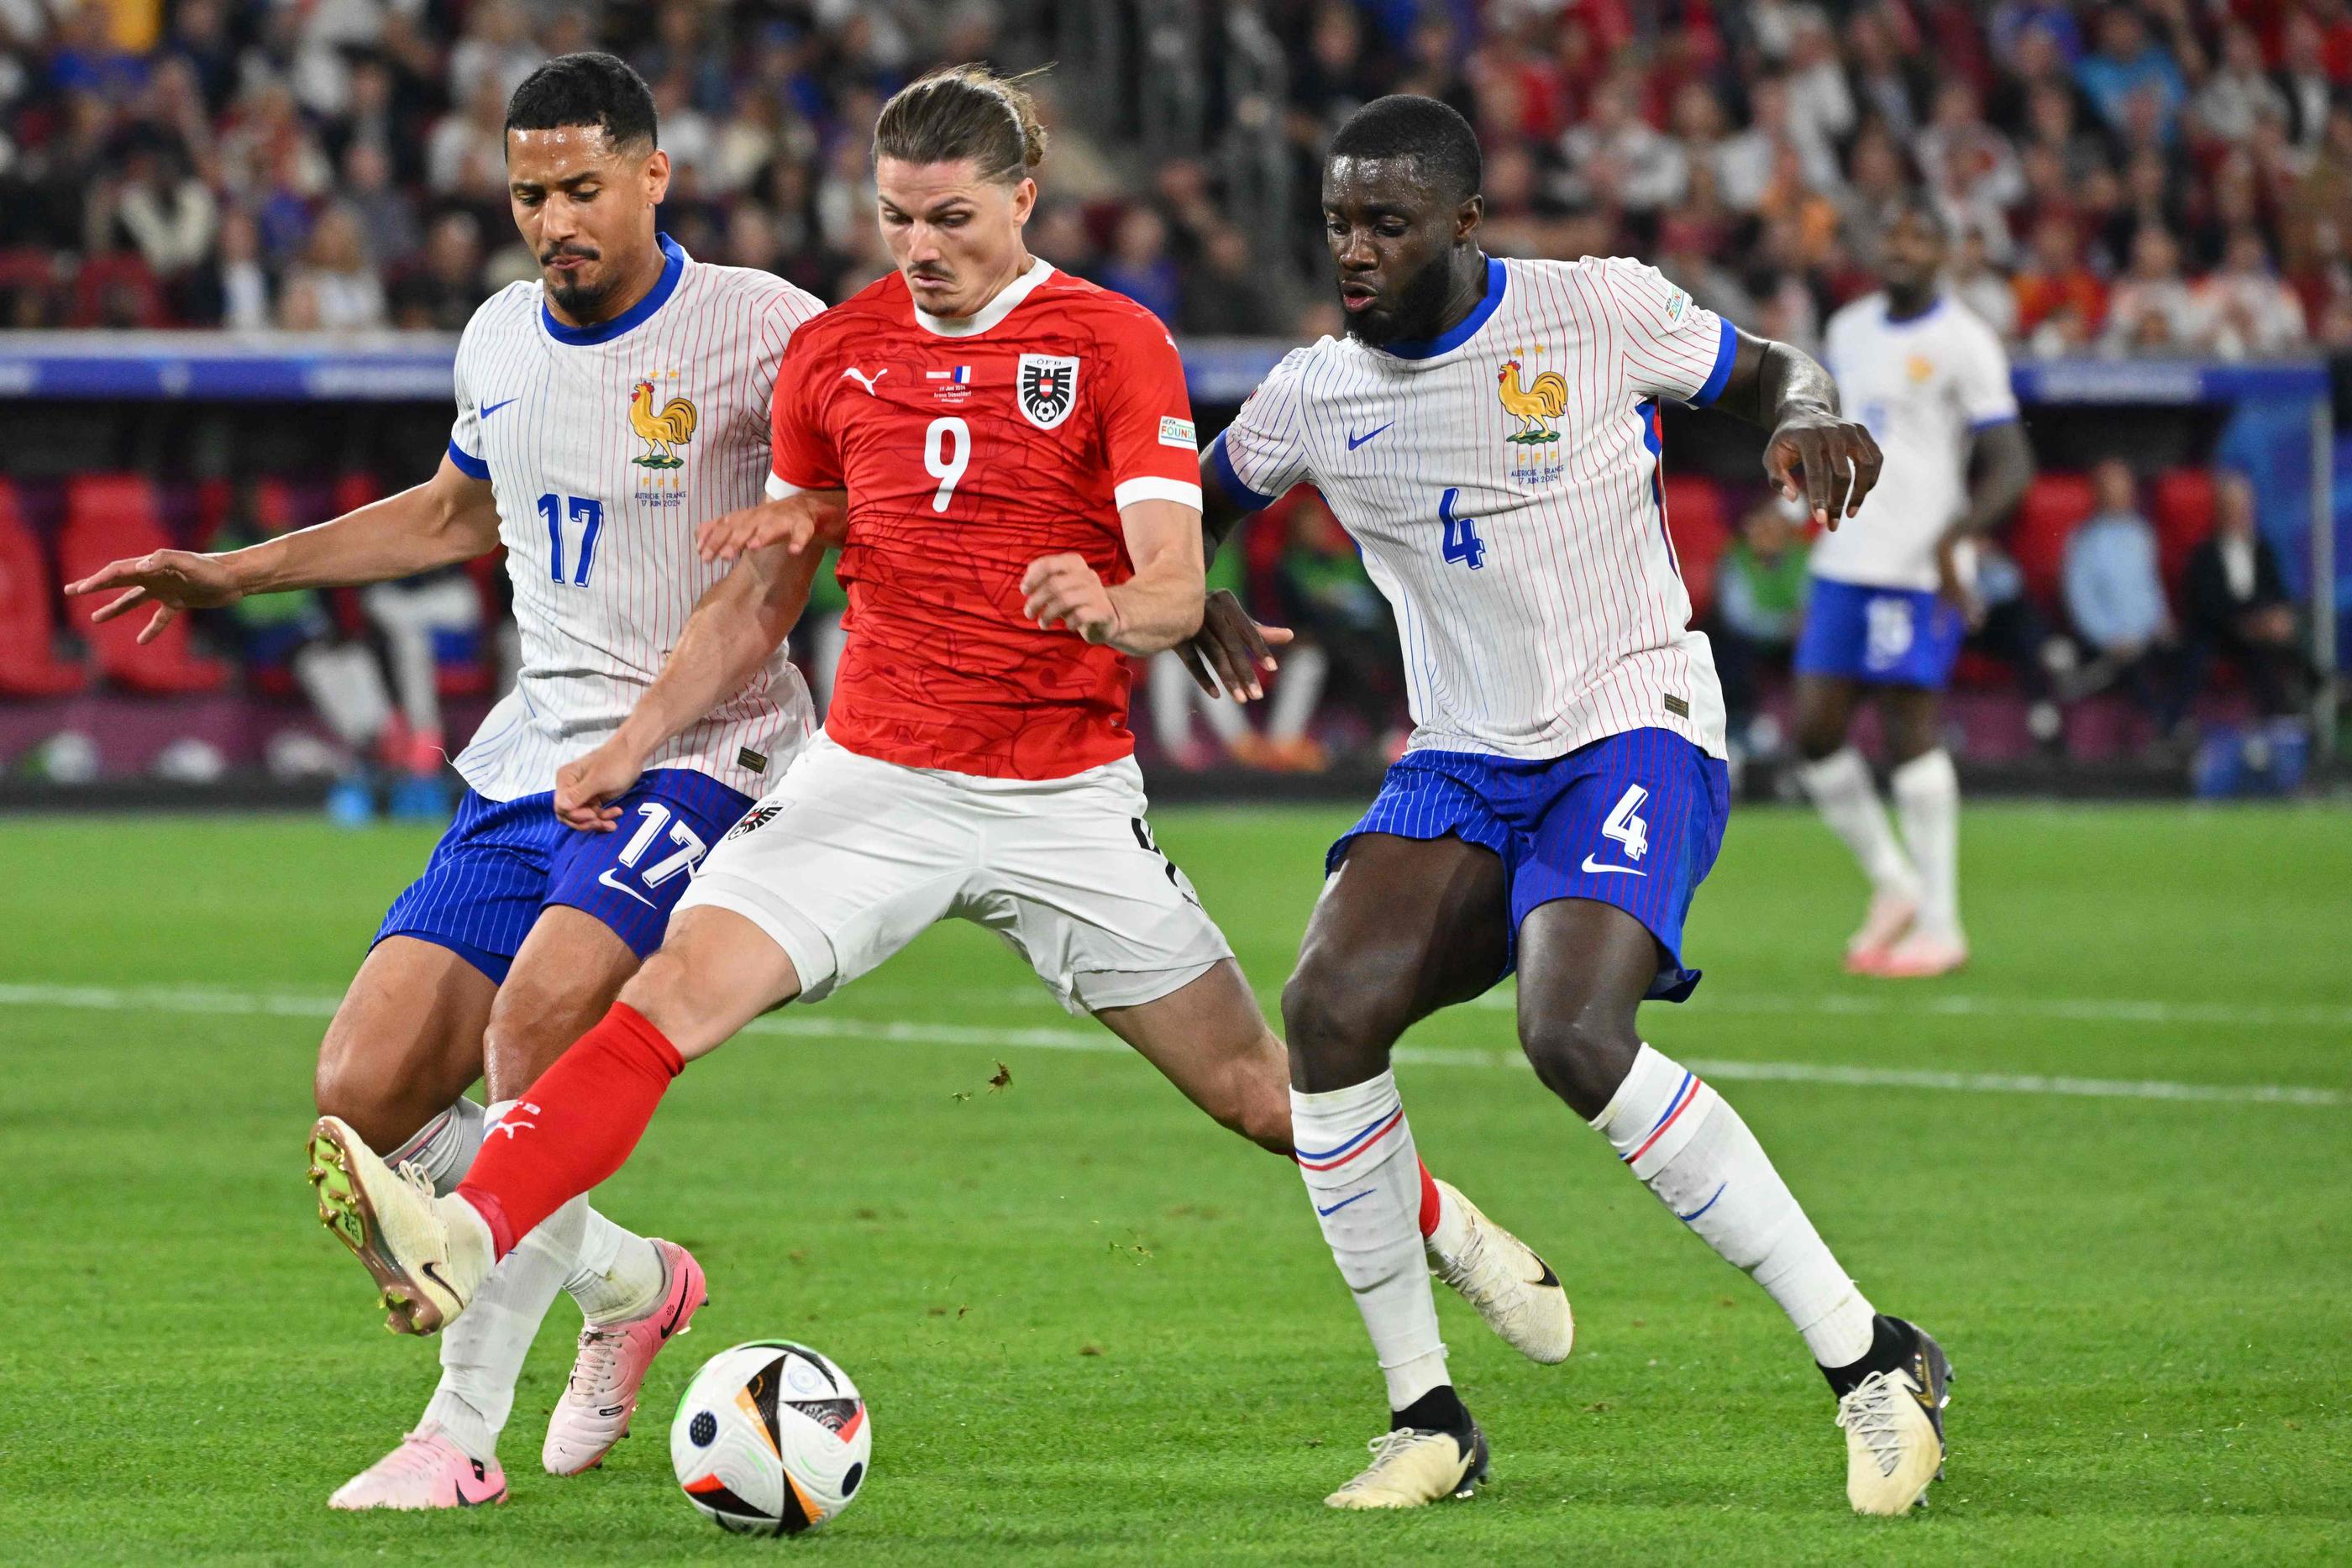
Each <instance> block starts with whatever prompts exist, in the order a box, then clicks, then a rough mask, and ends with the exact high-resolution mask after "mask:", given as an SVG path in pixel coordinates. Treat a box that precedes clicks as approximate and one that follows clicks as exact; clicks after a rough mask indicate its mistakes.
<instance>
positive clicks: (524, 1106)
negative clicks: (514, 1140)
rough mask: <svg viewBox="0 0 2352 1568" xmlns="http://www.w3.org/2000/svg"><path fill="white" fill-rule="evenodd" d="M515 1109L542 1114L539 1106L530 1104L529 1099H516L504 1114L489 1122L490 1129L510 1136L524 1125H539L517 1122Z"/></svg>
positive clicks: (535, 1114)
mask: <svg viewBox="0 0 2352 1568" xmlns="http://www.w3.org/2000/svg"><path fill="white" fill-rule="evenodd" d="M516 1111H528V1112H530V1113H531V1114H532V1115H534V1116H537V1115H541V1114H543V1113H542V1112H541V1110H540V1108H539V1107H538V1106H536V1105H534V1104H532V1103H530V1101H528V1100H518V1101H516V1102H515V1103H514V1105H513V1108H512V1109H510V1110H509V1111H508V1113H506V1114H505V1115H503V1116H501V1117H499V1119H498V1120H497V1121H496V1122H494V1123H492V1124H490V1131H491V1132H493V1133H504V1134H506V1135H507V1136H508V1137H509V1138H511V1137H513V1136H514V1135H515V1134H517V1133H519V1132H520V1131H522V1130H523V1129H524V1128H525V1127H536V1126H538V1125H539V1124H538V1123H536V1122H518V1121H516V1120H514V1113H515V1112H516Z"/></svg>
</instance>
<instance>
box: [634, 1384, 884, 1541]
mask: <svg viewBox="0 0 2352 1568" xmlns="http://www.w3.org/2000/svg"><path fill="white" fill-rule="evenodd" d="M873 1451H874V1428H873V1426H872V1424H871V1423H870V1422H868V1421H867V1420H866V1401H865V1400H864V1399H863V1398H862V1397H860V1396H859V1395H858V1392H857V1385H856V1384H854V1383H852V1382H850V1380H849V1375H848V1374H847V1373H845V1372H844V1371H842V1370H841V1368H840V1367H838V1366H836V1365H835V1364H833V1363H832V1362H831V1361H829V1360H827V1359H826V1358H825V1357H824V1356H823V1355H820V1354H817V1353H816V1352H815V1351H813V1350H811V1349H809V1348H808V1346H806V1345H803V1344H795V1343H793V1342H792V1341H790V1340H782V1339H765V1340H753V1341H751V1343H748V1344H739V1345H736V1346H735V1347H734V1348H732V1349H731V1350H726V1351H721V1352H720V1353H719V1354H717V1355H714V1356H712V1357H711V1358H710V1359H709V1361H707V1362H705V1363H704V1364H703V1366H702V1370H701V1371H699V1372H698V1373H696V1374H695V1375H694V1381H693V1382H691V1383H689V1384H688V1385H687V1387H686V1395H685V1396H684V1397H683V1398H681V1399H680V1400H679V1401H678V1402H677V1417H676V1418H675V1419H673V1420H672V1421H671V1422H670V1427H669V1457H670V1463H671V1465H672V1467H673V1468H674V1469H676V1470H677V1484H678V1485H679V1486H681V1487H683V1488H685V1489H686V1496H687V1500H688V1501H689V1502H691V1503H693V1504H694V1506H695V1507H696V1508H697V1509H698V1510H700V1511H701V1512H702V1514H703V1516H704V1517H705V1518H707V1519H709V1521H711V1522H712V1523H714V1524H716V1525H718V1526H719V1528H720V1529H721V1530H729V1531H735V1532H736V1533H738V1534H742V1535H797V1534H799V1533H800V1532H801V1531H804V1530H814V1529H815V1528H816V1527H817V1526H818V1525H821V1524H824V1523H825V1522H826V1521H829V1520H831V1519H832V1518H833V1517H834V1516H835V1514H838V1513H839V1512H840V1511H842V1510H843V1509H845V1508H847V1507H848V1506H849V1500H850V1499H852V1498H854V1497H856V1495H857V1489H858V1487H859V1485H860V1484H861V1483H862V1482H864V1480H865V1479H866V1461H867V1459H868V1458H870V1457H871V1455H872V1453H873Z"/></svg>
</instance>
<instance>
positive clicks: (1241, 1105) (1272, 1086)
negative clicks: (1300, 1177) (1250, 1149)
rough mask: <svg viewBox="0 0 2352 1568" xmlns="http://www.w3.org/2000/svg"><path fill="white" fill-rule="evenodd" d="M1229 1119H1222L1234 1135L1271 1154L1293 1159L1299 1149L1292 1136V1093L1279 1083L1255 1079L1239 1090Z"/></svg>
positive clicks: (1225, 1117) (1221, 1117)
mask: <svg viewBox="0 0 2352 1568" xmlns="http://www.w3.org/2000/svg"><path fill="white" fill-rule="evenodd" d="M1238 1091H1239V1092H1237V1093H1236V1094H1235V1095H1234V1102H1233V1103H1234V1111H1233V1114H1232V1115H1231V1116H1230V1117H1227V1116H1219V1117H1218V1118H1217V1120H1219V1121H1220V1122H1223V1123H1224V1124H1225V1125H1226V1126H1228V1127H1231V1128H1232V1129H1233V1130H1234V1132H1236V1133H1239V1134H1241V1135H1242V1136H1243V1137H1244V1138H1247V1139H1248V1140H1249V1141H1250V1142H1251V1143H1253V1144H1255V1145H1257V1146H1258V1147H1259V1148H1261V1149H1264V1150H1265V1151H1266V1152H1267V1153H1268V1154H1274V1155H1281V1156H1282V1157H1283V1158H1284V1159H1288V1158H1290V1156H1291V1155H1292V1154H1293V1153H1294V1152H1295V1150H1296V1147H1297V1145H1294V1144H1293V1143H1292V1142H1291V1136H1290V1090H1289V1088H1288V1086H1287V1085H1286V1084H1282V1083H1279V1082H1276V1083H1265V1082H1258V1081H1257V1080H1255V1079H1253V1080H1251V1081H1250V1082H1247V1083H1244V1084H1241V1085H1239V1086H1238Z"/></svg>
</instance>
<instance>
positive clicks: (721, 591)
mask: <svg viewBox="0 0 2352 1568" xmlns="http://www.w3.org/2000/svg"><path fill="white" fill-rule="evenodd" d="M823 559H824V551H823V550H814V549H812V550H802V551H798V552H795V551H793V550H789V549H785V548H784V547H782V545H771V546H769V547H768V548H767V549H758V550H753V551H751V553H750V554H748V555H746V556H744V557H743V559H740V560H739V561H737V562H736V563H735V570H732V571H730V572H729V573H728V574H727V575H726V576H725V577H723V578H720V579H719V580H718V581H717V582H716V583H714V584H712V585H711V587H710V590H709V591H708V592H706V593H705V594H703V596H702V598H701V599H700V600H699V601H697V602H696V604H695V606H694V613H693V614H691V615H689V616H688V617H687V621H686V630H684V631H683V632H679V633H678V638H677V647H676V648H673V649H671V650H670V655H669V658H668V659H667V661H666V662H665V663H664V664H662V668H661V674H659V675H656V677H655V678H654V684H653V685H650V686H648V687H646V695H643V696H641V697H639V698H638V699H637V706H635V707H634V708H631V709H630V710H629V716H628V717H627V718H625V719H623V720H622V721H621V727H619V728H618V729H616V730H614V732H613V734H612V737H611V738H610V739H608V740H606V741H605V742H604V745H602V746H600V747H597V748H596V749H595V750H593V751H591V752H589V753H588V754H587V755H586V756H584V757H579V758H573V759H572V761H570V762H567V763H565V764H564V765H563V766H562V768H559V769H558V770H557V771H556V775H555V814H556V815H557V816H558V817H560V818H562V820H563V821H564V823H565V825H566V826H569V827H573V828H580V829H584V830H586V831H590V832H604V833H609V832H611V831H613V825H614V822H615V821H618V820H619V817H620V814H621V813H620V809H619V808H618V807H616V806H612V805H608V804H606V802H607V801H610V800H615V799H617V798H618V797H620V796H622V795H625V794H626V793H627V792H628V789H629V786H630V785H632V784H635V782H636V781H637V775H639V774H640V773H643V772H644V771H645V768H646V758H648V757H651V756H652V755H653V754H654V749H655V747H658V746H660V745H661V744H662V742H664V741H666V740H667V739H668V738H669V737H671V736H674V735H676V734H677V732H678V731H680V730H682V729H684V728H685V727H687V726H688V725H690V724H693V723H695V722H696V721H697V720H698V719H701V718H703V717H704V716H707V715H709V712H710V710H711V709H713V708H715V707H717V706H719V704H720V703H722V702H724V701H726V700H727V698H728V697H730V695H733V694H734V693H735V692H737V691H738V690H740V688H741V686H742V685H743V683H744V682H745V681H747V680H749V679H750V678H751V672H752V671H754V670H756V669H758V668H759V667H760V665H761V663H762V662H763V661H765V660H766V658H767V657H768V655H769V654H771V653H774V652H775V651H776V647H777V645H778V644H779V643H782V642H783V640H784V639H785V637H786V636H788V635H790V633H791V632H792V629H793V622H797V621H798V620H799V619H800V618H801V612H802V611H803V609H805V608H806V607H807V605H808V593H809V583H810V582H811V581H812V580H814V578H815V576H816V569H817V563H818V562H820V561H822V560H823Z"/></svg>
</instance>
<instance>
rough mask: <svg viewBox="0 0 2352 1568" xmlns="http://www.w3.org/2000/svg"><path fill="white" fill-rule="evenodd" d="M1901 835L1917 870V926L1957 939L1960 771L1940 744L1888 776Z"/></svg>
mask: <svg viewBox="0 0 2352 1568" xmlns="http://www.w3.org/2000/svg"><path fill="white" fill-rule="evenodd" d="M1887 782H1888V783H1889V784H1891V785H1893V786H1894V790H1895V810H1896V811H1897V812H1898V813H1899V814H1900V815H1901V817H1902V819H1903V841H1904V843H1905V844H1906V845H1908V846H1909V848H1910V851H1911V863H1912V864H1913V865H1915V866H1916V867H1917V868H1918V871H1919V918H1918V927H1917V928H1918V930H1919V932H1920V933H1921V934H1922V935H1923V936H1934V937H1938V938H1941V939H1943V940H1945V941H1950V942H1957V941H1958V940H1959V939H1960V776H1959V772H1958V769H1956V768H1953V766H1952V754H1951V753H1950V752H1948V751H1946V750H1944V749H1943V748H1942V747H1937V748H1936V749H1935V750H1933V751H1930V752H1927V753H1924V754H1922V755H1921V756H1918V757H1915V758H1912V759H1911V760H1910V761H1908V762H1906V763H1905V764H1903V765H1902V766H1901V767H1899V768H1896V769H1895V771H1894V772H1893V773H1892V774H1891V775H1889V776H1888V779H1887Z"/></svg>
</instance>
